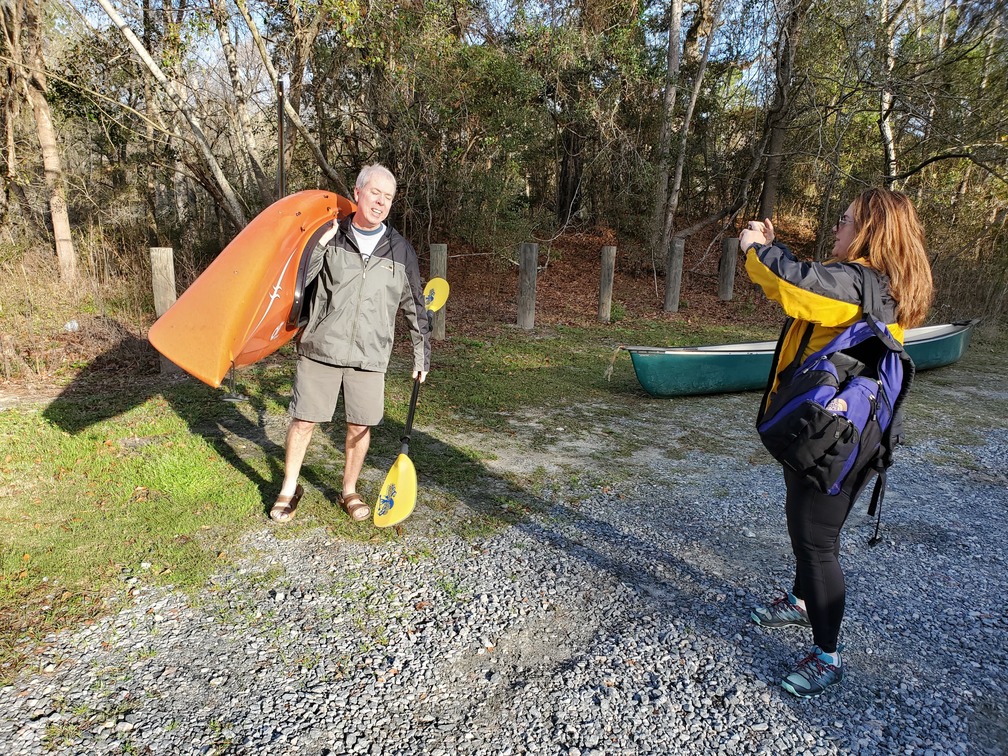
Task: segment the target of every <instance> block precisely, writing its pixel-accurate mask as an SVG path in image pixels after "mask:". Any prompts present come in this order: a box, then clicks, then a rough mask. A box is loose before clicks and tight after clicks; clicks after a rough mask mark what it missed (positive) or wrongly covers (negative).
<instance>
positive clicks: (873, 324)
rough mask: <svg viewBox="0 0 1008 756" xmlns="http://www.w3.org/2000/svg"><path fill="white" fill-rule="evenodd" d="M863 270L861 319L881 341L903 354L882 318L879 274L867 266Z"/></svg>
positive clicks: (862, 267) (901, 348) (901, 346)
mask: <svg viewBox="0 0 1008 756" xmlns="http://www.w3.org/2000/svg"><path fill="white" fill-rule="evenodd" d="M858 267H859V268H860V269H861V318H862V319H863V320H864V321H865V323H867V324H868V327H869V328H871V330H872V333H874V334H875V335H876V336H877V337H878V338H879V340H880V341H881V342H882V343H883V344H885V345H886V346H887V347H889V349H891V350H892V351H894V352H902V351H903V345H902V344H900V343H899V342H898V341H896V339H894V338H893V337H892V334H891V333H889V329H888V328H886V327H885V321H884V320H883V319H882V318H881V317H880V313H881V312H882V286H881V284H879V274H878V273H876V272H875V271H874V270H872V269H871V268H869V267H867V266H865V265H859V266H858Z"/></svg>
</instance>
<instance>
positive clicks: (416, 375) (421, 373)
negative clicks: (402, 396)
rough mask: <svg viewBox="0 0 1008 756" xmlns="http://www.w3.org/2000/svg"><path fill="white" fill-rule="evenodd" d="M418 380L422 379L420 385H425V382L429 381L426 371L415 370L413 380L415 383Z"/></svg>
mask: <svg viewBox="0 0 1008 756" xmlns="http://www.w3.org/2000/svg"><path fill="white" fill-rule="evenodd" d="M417 378H419V379H420V383H423V382H424V381H426V380H427V371H426V370H414V371H413V380H414V381H415V380H416V379H417Z"/></svg>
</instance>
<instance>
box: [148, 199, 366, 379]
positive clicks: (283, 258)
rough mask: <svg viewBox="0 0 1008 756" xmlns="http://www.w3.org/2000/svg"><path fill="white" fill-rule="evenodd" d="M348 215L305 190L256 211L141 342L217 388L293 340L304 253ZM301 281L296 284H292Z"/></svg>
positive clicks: (343, 205) (342, 206)
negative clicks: (334, 222)
mask: <svg viewBox="0 0 1008 756" xmlns="http://www.w3.org/2000/svg"><path fill="white" fill-rule="evenodd" d="M353 210H354V204H353V203H352V202H351V201H350V200H348V199H346V198H345V197H341V196H339V195H338V194H334V193H333V192H326V191H321V190H308V191H303V192H298V193H297V194H292V195H290V196H288V197H284V198H282V199H280V200H278V201H277V202H274V203H273V204H272V205H270V206H269V207H267V208H266V209H265V210H263V211H262V212H261V213H259V215H257V216H256V217H255V218H254V219H253V220H252V221H251V222H250V223H249V224H248V225H247V226H246V227H245V228H244V229H242V231H241V232H240V233H239V234H238V235H237V236H236V237H235V238H234V239H232V240H231V243H230V244H228V245H227V246H226V247H225V248H224V249H223V250H222V251H221V253H220V254H219V255H218V256H217V257H216V259H214V261H213V262H212V263H210V265H209V266H207V268H206V270H204V271H203V273H202V274H201V275H200V276H199V278H197V279H196V280H195V281H194V282H193V283H192V285H191V286H190V287H189V288H188V289H186V290H185V291H184V292H183V293H182V295H181V296H180V297H179V298H178V300H177V301H176V302H175V304H173V305H172V306H171V307H170V308H169V309H168V310H167V311H166V312H165V313H164V315H162V316H161V317H160V318H158V320H157V322H155V323H154V325H153V326H151V329H150V332H149V333H148V335H147V338H148V340H149V341H150V343H151V344H152V345H153V346H154V348H155V349H157V350H158V351H159V352H160V353H161V354H163V355H164V356H165V357H167V358H168V359H169V360H171V361H172V362H174V363H175V364H176V365H178V366H179V367H180V368H182V369H183V370H185V371H186V372H187V373H189V374H190V375H192V376H194V377H195V378H198V379H199V380H201V381H203V382H204V383H207V384H209V385H211V386H215V387H216V386H220V384H221V381H223V380H224V377H225V376H226V375H227V372H228V371H229V370H230V369H231V367H232V366H235V367H240V366H242V365H251V364H252V363H254V362H256V361H258V360H260V359H262V358H263V357H266V356H267V355H269V354H272V353H273V352H275V351H276V350H277V349H279V348H280V347H282V346H283V345H284V344H286V343H287V342H288V341H290V340H291V338H293V337H294V335H295V334H296V333H297V332H298V330H299V327H300V323H299V311H300V305H301V304H302V301H301V297H302V294H303V282H304V281H303V276H304V268H303V265H302V262H303V261H304V260H305V258H306V256H305V254H304V253H305V252H306V251H307V250H310V249H311V247H313V246H314V243H315V242H314V240H315V239H317V237H318V236H319V235H321V233H322V231H323V226H325V225H326V224H327V223H329V221H331V220H333V219H335V218H341V217H343V216H345V215H347V214H349V213H352V212H353ZM299 275H300V280H299Z"/></svg>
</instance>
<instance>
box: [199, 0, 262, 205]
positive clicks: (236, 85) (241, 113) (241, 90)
mask: <svg viewBox="0 0 1008 756" xmlns="http://www.w3.org/2000/svg"><path fill="white" fill-rule="evenodd" d="M211 8H212V12H213V18H214V23H215V24H216V25H217V36H218V38H219V39H220V43H221V49H222V50H223V51H224V60H225V61H226V62H227V69H228V76H229V77H230V79H231V89H232V90H234V97H235V113H234V118H235V121H236V122H237V125H238V132H239V133H240V134H241V138H242V143H243V144H244V147H245V160H246V161H247V163H248V166H249V168H250V170H251V171H252V178H253V180H254V181H255V185H256V187H257V188H258V189H259V201H260V202H262V203H263V206H266V205H268V204H269V203H270V201H271V200H272V198H273V185H272V182H271V181H270V180H269V179H268V178H267V177H266V171H264V170H263V167H262V160H261V159H260V158H259V147H258V145H257V143H256V138H255V134H253V133H252V125H251V124H250V123H249V119H248V112H247V109H248V97H247V96H246V95H245V87H243V86H242V82H241V81H240V80H239V77H238V54H237V53H236V51H235V47H234V43H233V42H232V41H231V33H230V30H229V29H228V9H227V6H226V5H225V4H224V2H223V0H212V4H211Z"/></svg>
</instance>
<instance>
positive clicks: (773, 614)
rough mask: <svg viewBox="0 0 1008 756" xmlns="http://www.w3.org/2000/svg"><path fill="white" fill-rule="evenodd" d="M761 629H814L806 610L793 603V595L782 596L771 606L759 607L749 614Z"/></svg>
mask: <svg viewBox="0 0 1008 756" xmlns="http://www.w3.org/2000/svg"><path fill="white" fill-rule="evenodd" d="M749 616H750V617H751V618H752V621H753V622H755V623H756V624H757V625H759V626H760V627H788V626H789V625H795V626H797V627H812V623H811V622H809V618H808V614H807V613H806V611H805V610H804V609H802V608H801V607H800V606H798V605H796V604H792V603H791V594H790V593H789V594H787V595H785V596H781V597H780V598H779V599H777V600H776V601H774V602H773V603H772V604H770V606H758V607H756V608H755V609H753V610H752V612H751V613H750V614H749Z"/></svg>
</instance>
